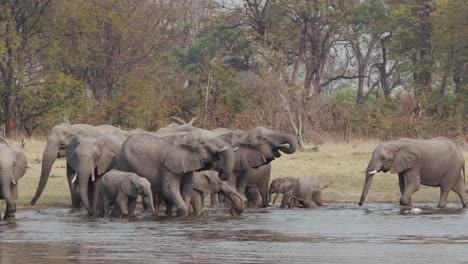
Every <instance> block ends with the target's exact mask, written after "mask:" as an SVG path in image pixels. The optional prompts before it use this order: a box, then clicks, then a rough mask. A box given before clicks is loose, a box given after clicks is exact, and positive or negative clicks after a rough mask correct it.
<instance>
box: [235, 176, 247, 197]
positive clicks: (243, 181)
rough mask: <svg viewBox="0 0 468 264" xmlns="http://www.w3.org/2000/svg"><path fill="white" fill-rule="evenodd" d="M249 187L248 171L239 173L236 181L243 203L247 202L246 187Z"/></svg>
mask: <svg viewBox="0 0 468 264" xmlns="http://www.w3.org/2000/svg"><path fill="white" fill-rule="evenodd" d="M246 186H247V171H245V172H242V173H239V175H237V179H236V190H237V192H238V193H239V194H240V195H241V197H242V202H246V201H247V197H245V187H246Z"/></svg>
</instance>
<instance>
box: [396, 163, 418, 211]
mask: <svg viewBox="0 0 468 264" xmlns="http://www.w3.org/2000/svg"><path fill="white" fill-rule="evenodd" d="M404 178H405V190H404V191H403V194H402V195H401V198H400V205H403V206H412V202H411V196H412V195H413V193H415V192H417V191H418V190H419V189H420V188H421V181H420V176H419V172H416V171H414V170H410V171H407V172H405V173H404Z"/></svg>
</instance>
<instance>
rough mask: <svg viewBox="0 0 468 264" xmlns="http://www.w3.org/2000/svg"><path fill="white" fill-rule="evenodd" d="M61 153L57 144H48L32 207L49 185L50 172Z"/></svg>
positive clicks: (43, 156)
mask: <svg viewBox="0 0 468 264" xmlns="http://www.w3.org/2000/svg"><path fill="white" fill-rule="evenodd" d="M58 152H59V146H58V144H57V143H55V142H54V143H51V142H49V141H48V142H47V146H46V149H45V150H44V154H43V155H42V168H41V178H40V179H39V184H38V186H37V190H36V194H34V197H33V198H32V200H31V205H34V204H35V203H36V202H37V200H38V199H39V197H41V194H42V192H43V191H44V188H45V186H46V184H47V180H48V179H49V175H50V171H51V170H52V165H54V162H55V160H57V155H58Z"/></svg>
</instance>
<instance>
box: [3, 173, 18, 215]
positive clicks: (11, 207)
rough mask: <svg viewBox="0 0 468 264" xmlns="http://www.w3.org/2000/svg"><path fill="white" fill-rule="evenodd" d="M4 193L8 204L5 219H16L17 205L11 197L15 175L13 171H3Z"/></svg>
mask: <svg viewBox="0 0 468 264" xmlns="http://www.w3.org/2000/svg"><path fill="white" fill-rule="evenodd" d="M2 175H3V177H2V181H1V185H2V193H3V198H4V199H5V201H6V203H7V210H6V213H5V216H4V218H9V217H14V216H15V212H16V204H15V200H14V198H13V196H12V195H11V189H10V188H11V184H12V183H11V180H12V179H13V173H12V172H11V171H8V172H6V171H4V170H3V171H2Z"/></svg>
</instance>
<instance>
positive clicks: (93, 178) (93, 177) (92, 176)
mask: <svg viewBox="0 0 468 264" xmlns="http://www.w3.org/2000/svg"><path fill="white" fill-rule="evenodd" d="M95 179H96V178H95V176H94V172H93V173H92V174H91V181H94V180H95Z"/></svg>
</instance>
